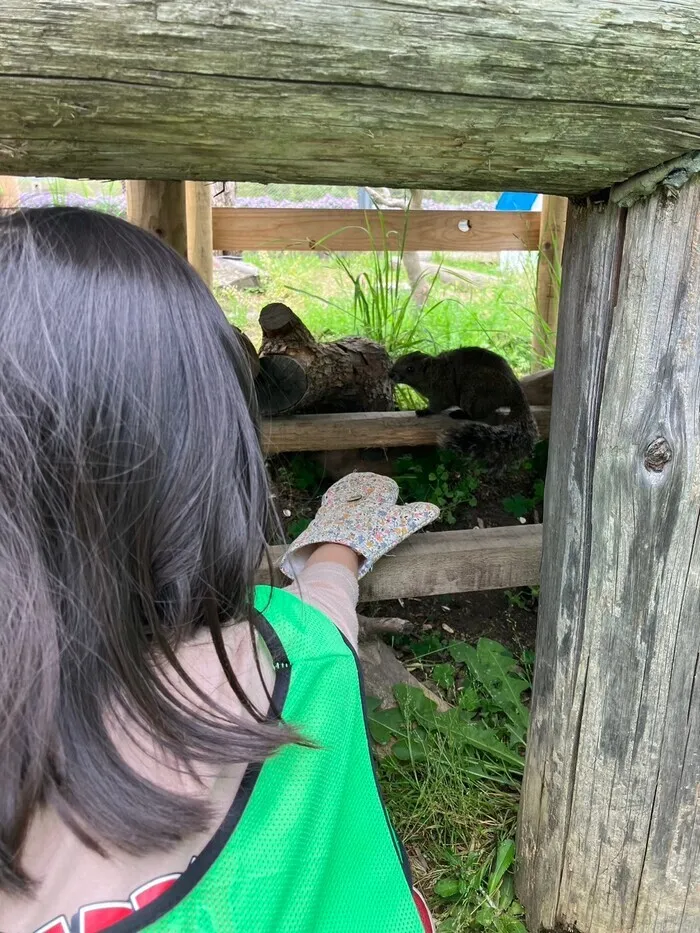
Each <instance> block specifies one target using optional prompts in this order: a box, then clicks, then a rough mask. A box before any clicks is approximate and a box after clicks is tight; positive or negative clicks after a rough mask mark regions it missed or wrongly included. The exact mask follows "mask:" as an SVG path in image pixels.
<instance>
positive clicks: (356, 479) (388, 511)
mask: <svg viewBox="0 0 700 933" xmlns="http://www.w3.org/2000/svg"><path fill="white" fill-rule="evenodd" d="M398 497H399V487H398V486H397V485H396V483H395V482H394V480H393V479H389V477H387V476H378V475H377V474H376V473H350V474H349V475H348V476H345V477H343V479H341V480H339V481H338V482H337V483H334V484H333V485H332V486H331V487H330V489H329V490H328V492H327V493H326V494H325V495H324V497H323V499H322V500H321V507H320V509H319V510H318V512H317V513H316V517H315V518H314V520H313V521H312V522H311V524H310V525H309V527H308V528H307V529H306V531H304V532H302V534H300V535H299V537H298V538H297V539H296V540H295V541H294V542H293V543H292V544H291V545H290V547H289V550H288V551H287V552H286V554H285V555H284V557H283V559H282V564H281V566H280V569H281V570H282V572H283V573H284V574H285V575H286V576H288V577H290V578H291V579H294V577H295V576H296V575H297V574H298V573H299V571H300V570H301V569H302V568H303V566H304V564H305V563H306V561H307V560H308V558H309V557H310V556H311V553H312V551H313V545H316V544H344V545H346V546H347V547H349V548H352V550H353V551H355V553H357V554H359V555H360V557H362V558H364V560H363V561H362V562H361V564H360V570H359V574H358V576H360V577H363V576H364V575H365V574H366V573H368V571H370V570H371V569H372V567H373V565H374V563H375V562H376V561H377V560H379V558H380V557H383V556H384V554H386V553H387V552H388V551H390V550H391V549H392V548H395V547H396V545H397V544H399V542H400V541H403V540H404V538H408V537H409V536H410V535H412V534H413V533H414V532H415V531H418V530H419V529H421V528H424V527H425V526H426V525H429V524H430V523H431V522H434V521H435V519H436V518H437V517H438V516H439V515H440V509H439V508H438V507H437V506H436V505H430V504H429V503H427V502H414V503H413V504H412V505H396V500H397V499H398Z"/></svg>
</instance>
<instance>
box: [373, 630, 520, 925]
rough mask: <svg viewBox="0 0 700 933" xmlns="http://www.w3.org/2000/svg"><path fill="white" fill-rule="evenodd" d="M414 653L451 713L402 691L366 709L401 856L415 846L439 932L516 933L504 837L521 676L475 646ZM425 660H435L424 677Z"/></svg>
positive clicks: (509, 661) (497, 654)
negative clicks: (385, 705)
mask: <svg viewBox="0 0 700 933" xmlns="http://www.w3.org/2000/svg"><path fill="white" fill-rule="evenodd" d="M438 648H439V649H440V650H439V652H438V650H437V649H438ZM414 653H415V654H416V657H417V658H418V657H420V658H422V659H423V665H424V666H423V670H424V672H429V673H430V674H431V677H432V679H433V681H434V682H435V683H436V684H437V685H438V686H439V687H440V688H441V689H442V690H443V691H445V692H447V693H448V695H449V696H450V699H451V701H452V702H453V703H454V707H453V708H451V709H448V710H447V711H445V712H440V711H439V710H438V708H437V706H436V704H435V703H434V702H432V701H431V700H430V699H429V698H428V697H427V696H426V695H425V694H424V693H423V691H422V690H419V689H417V688H414V687H411V686H408V685H406V684H399V685H397V686H396V687H395V688H394V695H395V698H396V702H397V706H396V707H395V708H393V709H389V710H383V709H381V708H380V706H379V702H378V701H376V700H372V701H370V708H369V728H370V731H371V734H372V736H373V738H374V740H375V741H376V742H377V743H379V744H380V745H381V746H383V748H384V754H383V755H382V756H381V759H380V776H381V780H382V787H383V791H384V794H385V798H386V800H387V805H388V808H389V811H390V813H391V814H392V818H393V819H394V822H395V823H396V824H397V829H398V831H399V833H400V835H401V836H402V838H404V840H405V842H406V843H407V845H408V847H409V851H411V847H412V846H417V847H418V848H419V849H420V851H421V853H422V854H423V857H424V860H425V861H426V862H427V863H428V864H429V866H430V867H429V869H428V872H429V874H428V875H426V876H425V878H421V877H419V878H418V883H419V886H422V887H423V889H424V890H425V891H426V893H430V891H431V889H432V897H431V903H432V907H433V910H434V911H435V913H436V915H437V917H438V918H439V919H440V921H441V925H440V927H439V929H440V930H447V931H450V930H451V931H455V933H456V931H463V930H468V931H472V930H474V931H478V933H526V931H525V927H524V925H523V920H522V916H523V911H522V907H521V906H520V904H519V903H518V901H517V899H516V897H515V893H514V889H513V864H514V859H515V844H514V841H513V838H514V833H515V820H516V814H517V802H518V793H519V788H520V780H521V776H522V772H523V764H524V761H523V754H524V742H525V733H526V730H527V721H528V710H527V706H526V703H525V698H526V694H527V691H528V690H529V688H530V683H531V681H530V678H529V673H528V668H527V667H526V666H524V665H523V664H521V663H520V662H519V661H518V660H517V659H516V658H515V657H514V656H513V655H512V654H511V653H510V652H509V651H508V650H507V649H506V648H504V647H503V646H502V645H500V644H498V643H497V642H494V641H491V640H489V639H485V638H482V639H480V640H479V642H478V643H477V645H476V646H475V647H474V646H471V645H467V644H465V643H463V642H456V641H453V642H451V643H449V644H445V643H444V642H442V640H441V638H440V637H439V636H437V635H436V634H435V633H431V635H430V636H428V637H427V638H425V639H422V640H421V642H420V643H419V645H418V646H417V647H416V650H415V652H414ZM429 653H432V654H433V656H435V655H438V656H439V660H438V661H437V663H435V664H434V666H433V667H432V670H430V671H429V670H428V666H427V664H426V658H427V657H428V654H429ZM445 656H447V657H448V658H450V660H449V661H446V660H444V658H445ZM428 878H429V879H430V880H429V881H428V880H427V879H428Z"/></svg>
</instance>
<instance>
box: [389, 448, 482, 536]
mask: <svg viewBox="0 0 700 933" xmlns="http://www.w3.org/2000/svg"><path fill="white" fill-rule="evenodd" d="M482 473H483V470H482V468H481V467H479V466H478V465H477V464H476V463H475V462H474V461H473V460H471V459H470V458H468V457H465V456H463V455H462V454H459V453H456V452H455V451H452V450H443V449H441V448H436V449H435V450H431V451H430V452H428V453H426V454H421V455H415V454H407V455H406V456H404V457H399V458H398V460H397V461H396V473H395V474H394V475H395V479H396V482H397V483H398V484H399V489H400V491H401V496H402V498H403V499H404V500H405V501H406V502H411V501H420V502H432V503H433V504H434V505H437V506H438V507H439V509H440V510H441V515H440V519H441V521H443V522H445V524H447V525H454V524H455V523H456V522H457V520H458V517H459V510H460V506H464V505H467V506H471V507H473V506H475V505H476V492H477V490H478V488H479V484H480V482H481V474H482Z"/></svg>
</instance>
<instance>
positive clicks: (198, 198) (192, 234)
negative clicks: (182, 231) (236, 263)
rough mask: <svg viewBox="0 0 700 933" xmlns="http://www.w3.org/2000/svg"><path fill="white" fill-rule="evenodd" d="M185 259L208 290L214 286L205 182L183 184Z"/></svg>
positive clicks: (211, 233) (211, 235) (209, 189)
mask: <svg viewBox="0 0 700 933" xmlns="http://www.w3.org/2000/svg"><path fill="white" fill-rule="evenodd" d="M185 201H186V209H187V258H188V259H189V261H190V262H191V263H192V265H193V266H194V267H195V269H196V270H197V272H199V274H200V275H201V277H202V278H203V279H204V281H205V282H206V283H207V285H208V286H209V288H211V287H212V285H213V284H214V247H213V231H212V216H211V186H210V185H209V184H207V182H205V181H188V182H186V183H185Z"/></svg>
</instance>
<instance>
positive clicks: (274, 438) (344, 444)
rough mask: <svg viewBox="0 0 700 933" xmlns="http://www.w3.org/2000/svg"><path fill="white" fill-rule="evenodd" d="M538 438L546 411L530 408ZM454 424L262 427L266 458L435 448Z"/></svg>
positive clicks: (438, 420) (344, 422)
mask: <svg viewBox="0 0 700 933" xmlns="http://www.w3.org/2000/svg"><path fill="white" fill-rule="evenodd" d="M532 411H533V414H534V416H535V420H536V421H537V427H538V429H539V432H540V437H547V436H548V435H549V413H550V410H549V407H543V406H533V409H532ZM454 426H455V422H454V421H453V420H452V419H451V418H449V417H448V416H447V415H429V416H428V417H426V418H416V415H415V413H414V412H412V411H387V412H374V411H370V412H349V413H332V414H323V415H294V416H293V417H291V418H272V419H269V420H267V419H266V420H264V421H263V424H262V435H263V444H264V446H265V450H266V452H267V453H269V454H277V453H292V452H293V451H300V450H354V449H356V448H363V447H364V448H366V447H422V446H424V445H426V446H428V445H430V446H432V445H434V444H437V442H438V438H439V436H440V435H441V434H442V433H444V432H445V431H446V430H448V429H450V428H454Z"/></svg>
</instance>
